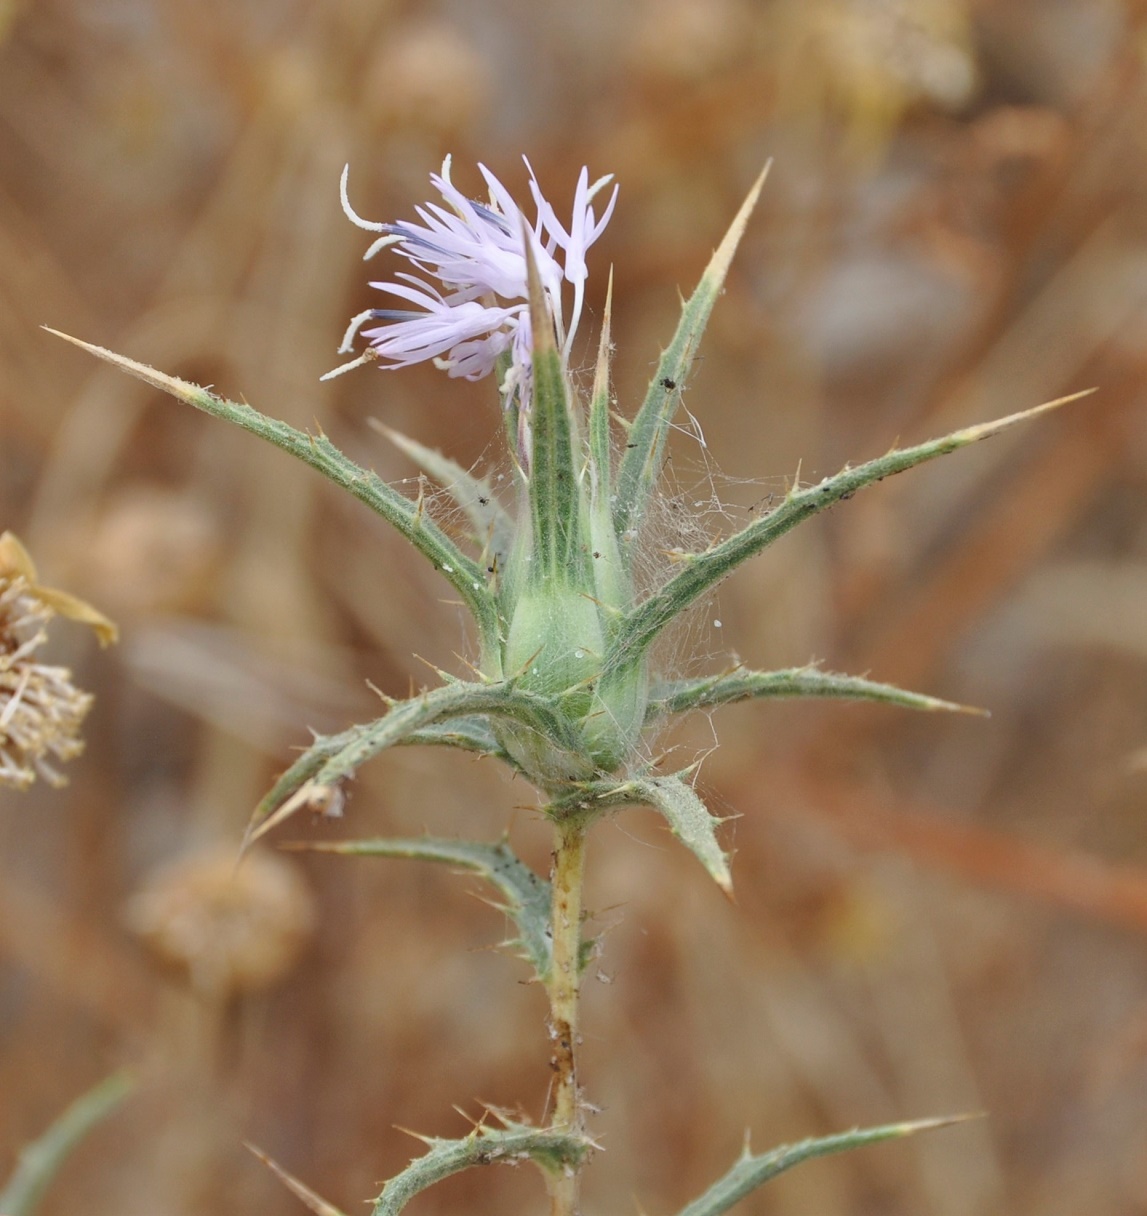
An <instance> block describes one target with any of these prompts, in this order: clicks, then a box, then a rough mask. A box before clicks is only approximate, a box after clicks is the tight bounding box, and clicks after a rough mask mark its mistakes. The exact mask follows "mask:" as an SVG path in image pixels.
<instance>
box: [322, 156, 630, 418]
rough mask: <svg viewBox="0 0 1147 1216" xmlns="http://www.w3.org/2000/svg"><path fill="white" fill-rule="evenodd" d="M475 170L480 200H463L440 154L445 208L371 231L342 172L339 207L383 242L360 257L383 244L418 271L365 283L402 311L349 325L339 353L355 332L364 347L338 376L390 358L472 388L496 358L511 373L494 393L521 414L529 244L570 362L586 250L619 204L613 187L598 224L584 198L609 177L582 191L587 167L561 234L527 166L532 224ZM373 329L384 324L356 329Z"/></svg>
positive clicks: (437, 180)
mask: <svg viewBox="0 0 1147 1216" xmlns="http://www.w3.org/2000/svg"><path fill="white" fill-rule="evenodd" d="M478 168H479V170H480V172H481V174H482V176H483V178H484V179H485V181H486V186H487V189H488V191H489V202H487V203H481V202H476V201H474V200H473V199H468V198H467V197H466V196H465V195H464V194H462V192H461V191H460V190H458V188H457V187H456V186H455V185H454V184H453V182H452V181H451V180H450V157H447V158H446V160H445V161H443V164H442V172H441V173H440V174H431V177H430V180H431V182H432V183H433V185H434V188H435V189H436V190H437V191H438V193H439V194H440V195H441V196H442V199H443V201H444V203H445V204H446V205H445V206H442V205H439V204H437V203H426V204H424V205H423V206H421V207H417V208H415V212H416V214H417V216H418V222H412V221H406V220H400V221H397V222H396V223H393V224H380V223H373V222H371V221H368V220H364V219H362V218H361V217H360V216H359V215H358V214H357V213H356V212H355V211H354V209H353V208H352V207H351V205H350V201H349V199H348V198H347V190H346V182H347V171H346V170H345V169H344V170H343V177H342V202H343V210H344V211H345V212H346V214H347V216H348V217H349V218H350V219H351V220H352V221H353V222H354V223H355V224H357V225H358V226H359V227H360V228H365V229H367V230H368V231H370V232H377V233H380V234H381V235H380V236H379V239H378V240H376V241H375V242H374V244H373V245H372V246H371V247H370V249H368V250H367V252H366V257H367V258H371V257H373V256H374V255H375V254H376V253H378V252H379V251H380V250H382V249H386V248H391V249H393V250H394V252H395V253H397V254H398V255H400V256H401V257H404V258H406V259H407V260H408V261H409V263H410V264H411V265H412V266H413V267H414V269H415V271H416V272H417V273H414V274H412V273H409V272H407V271H399V272H398V273H396V275H395V277H394V279H393V280H389V281H380V282H374V283H371V286H372V287H376V288H378V289H379V290H380V291H384V292H386V293H387V294H388V295H390V296H392V297H394V299H395V300H397V301H399V302H400V304H399V305H398V306H396V307H390V308H372V309H368V310H367V311H366V312H363V313H360V314H359V315H358V316H357V317H355V318H354V320H353V321H352V322H351V324H350V327H349V328H348V330H347V332H346V336H345V337H344V338H343V343H342V346H341V348H340V349H341V350H342V351H343V352H346V351H349V350H350V349H351V346H352V343H353V341H354V338H355V336H356V335H357V334H358V333H359V331H360V330H361V331H362V333H363V336H364V337H366V338H367V339H368V340H369V341H370V344H371V351H370V352H369V353H368V355H367V356H364V357H363V359H361V360H355V361H354V362H353V363H350V364H346V365H344V367H342V368H339V369H337V372H341V371H344V370H347V369H349V368H350V367H353V366H357V365H358V363H359V362H363V361H365V360H366V359H368V358H369V359H374V358H382V359H385V360H387V361H388V362H387V363H385V364H384V365H383V366H385V367H390V368H394V367H406V366H409V365H410V364H412V363H421V362H423V361H424V360H427V359H432V360H434V362H435V364H436V366H438V367H440V368H442V369H443V370H445V371H446V372H448V373H449V374H450V375H451V376H457V377H463V378H465V379H467V380H479V379H481V378H482V377H484V376H488V375H489V374H490V373H491V372H492V371H493V370H494V368H495V365H496V363H497V360H498V359H499V357H500V356H502V355H504V354H507V353H508V354H509V357H510V370H509V373H508V375H507V376H506V378H505V380H504V381H503V383H502V386H501V388H502V392H503V394H504V396H505V397H506V398H507V400H508V399H509V398H510V396H511V395H512V394H513V393H514V392H515V391H516V392H517V393H518V395H519V401H520V403H521V405H522V407H523V408H528V405H529V392H530V353H531V350H532V345H533V339H532V334H531V331H530V314H529V289H528V286H527V274H526V242H527V241H529V242H530V247H531V253H532V254H533V260H534V263H535V265H536V266H537V269H538V277H539V279H540V281H541V284H542V289H543V292H544V295H545V299H546V304H547V306H548V308H549V313H550V316H551V318H552V320H553V324H554V330H555V333H556V335H557V338H558V341H559V342H560V343H561V346H562V351H563V354H564V355H565V356H567V357H568V355H569V351H570V347H571V345H572V343H573V338H574V334H575V333H576V331H577V325H578V321H579V319H580V317H581V311H582V303H583V299H584V294H585V280H586V276H587V273H588V271H587V268H586V260H585V255H586V250H588V248H589V247H590V245H592V244H593V243H594V241H596V240H597V239H598V237H599V236H601V234H602V232H603V231H604V230H605V226H606V225H607V224H608V223H609V220H610V216H611V215H612V214H613V208H614V204H615V203H616V201H617V187H616V186H614V189H613V192H612V194H611V196H610V199H609V202H608V204H607V205H606V207H605V210H604V212H603V213H602V215H601V216H600V218H599V217H598V216H597V214H596V212H595V211H594V207H593V199H594V197H595V196H596V195H597V194H598V192H599V191H601V190H602V189H603V188H604V187H605V186H607V185H608V184H609V183H610V182H611V181H612V180H613V179H612V175H610V176H606V177H602V178H599V179H598V180H597V181H595V182H594V183H593V184H592V185H591V184H590V182H589V172H588V170H586V169H585V168H583V169H582V171H581V175H580V176H579V178H578V183H577V188H576V191H575V194H574V206H573V215H572V217H571V219H570V224H569V227H568V228H566V227H564V226H563V225H562V224H561V222H560V221H559V220H558V218H557V213H556V212H555V211H554V208H553V207H552V206H551V205H550V204H549V203H548V202H547V201H546V199H545V198H544V196H543V195H542V192H541V189H540V187H539V186H538V182H537V178H536V177H535V176H534V171H533V169H532V168H531V167H530V163H529V161H526V168H527V169H529V172H530V191H531V194H532V196H533V199H534V205H535V210H536V214H535V217H534V220H533V222H532V223H530V222H528V221H527V219H526V217H525V215H524V214H523V213H522V211H521V210H520V208H519V207H518V205H517V204H516V203H515V202H514V200H513V198H512V197H511V196H510V193H509V191H508V190H507V189H506V188H505V186H503V185H502V183H501V182H500V181H499V180H498V179H497V178H496V177H495V176H494V175H493V174H492V173H491V172H490V171H489V169H487V168H486V167H485V165H479V166H478ZM428 280H436V281H437V282H436V283H435V282H433V281H428ZM567 283H568V284H569V285H570V287H571V289H572V297H573V299H572V305H571V308H570V312H569V322H568V324H567V323H566V321H565V312H564V308H563V299H562V293H563V286H564V284H567ZM372 321H381V322H385V324H382V325H377V326H374V327H373V328H370V329H365V328H363V327H364V326H365V325H366V324H367V323H368V322H372ZM329 374H336V373H329Z"/></svg>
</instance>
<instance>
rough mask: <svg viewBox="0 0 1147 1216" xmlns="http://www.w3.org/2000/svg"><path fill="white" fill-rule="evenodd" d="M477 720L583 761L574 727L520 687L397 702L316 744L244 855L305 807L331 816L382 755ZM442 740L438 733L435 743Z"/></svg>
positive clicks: (273, 793) (260, 814) (254, 825)
mask: <svg viewBox="0 0 1147 1216" xmlns="http://www.w3.org/2000/svg"><path fill="white" fill-rule="evenodd" d="M476 714H479V715H483V716H487V717H495V718H503V719H507V720H509V721H513V722H516V723H517V724H519V725H520V726H523V727H525V728H527V729H529V730H532V731H535V732H537V733H538V734H540V735H542V736H544V737H545V738H546V739H547V740H548V741H549V742H550V743H551V744H552V746H553V747H554V748H555V749H556V750H558V751H559V752H563V751H564V752H569V753H570V754H571V755H579V754H580V751H579V743H580V741H579V740H578V739H577V737H576V736H575V735H574V734H573V731H572V728H571V726H570V724H569V723H568V722H567V720H566V719H565V718H564V717H562V716H561V715H560V714H559V713H557V712H556V711H555V710H554V708H553V706H552V705H551V704H550V702H549V701H548V700H547V699H546V698H545V697H541V696H539V695H537V694H535V693H530V692H526V691H524V690H522V689H519V688H516V687H514V685H513V684H512V683H510V682H508V681H501V682H498V683H494V684H480V683H467V682H465V681H461V680H458V681H454V682H452V683H450V684H446V685H444V686H443V687H441V688H435V689H432V690H430V691H429V692H423V693H421V694H420V695H419V696H417V697H412V698H411V699H410V700H407V701H396V702H395V703H394V704H393V705H392V706H391V708H390V710H389V711H388V712H387V713H386V714H384V715H383V716H382V717H381V718H378V719H376V720H375V721H374V722H367V723H364V724H362V725H359V726H352V727H350V728H349V729H348V730H345V731H342V732H341V733H339V734H337V735H328V736H320V737H319V738H317V739H316V740H315V742H314V743H313V744H312V745H311V746H310V747H309V748H308V749H307V750H306V751H305V752H304V753H303V755H301V756H300V757H299V758H298V760H296V761H295V763H294V764H292V765H291V767H290V768H289V769H288V770H287V771H286V772H285V773H284V774H283V775H282V776H281V777H280V778H279V780H278V781H276V782H275V784H274V786H273V787H272V788H271V790H270V791H269V792H268V793H267V795H266V796H265V797H264V798H263V799H262V801H261V802H260V803H259V805H258V806H257V807H256V808H255V810H254V813H253V814H252V816H251V821H250V823H249V824H248V827H247V835H246V839H245V840H244V844H243V847H244V848H247V847H248V846H250V845H251V844H253V843H254V842H255V841H256V840H258V839H259V837H261V836H263V835H265V834H266V833H267V832H269V831H270V830H271V828H273V827H275V826H276V825H278V824H280V823H282V822H283V821H284V820H286V819H287V818H289V817H290V816H291V815H293V814H294V813H295V812H296V811H299V810H302V809H303V808H304V807H307V808H309V809H311V810H315V811H324V810H329V808H330V806H331V805H332V802H334V801H335V800H336V799H337V797H338V794H337V791H338V787H339V783H340V782H342V781H344V780H345V779H346V778H347V777H350V776H351V775H352V774H353V773H354V771H355V770H356V769H357V768H358V767H359V766H360V765H361V764H364V763H365V762H366V761H367V760H370V759H371V758H372V757H374V756H377V755H378V753H379V752H381V751H385V750H386V749H387V748H388V747H397V746H398V745H400V744H404V743H410V742H413V741H415V740H416V739H417V738H418V736H419V734H420V733H424V732H426V731H427V730H431V729H432V728H435V727H437V726H439V724H446V723H448V721H449V720H451V719H457V720H458V722H457V723H456V729H458V730H460V731H461V732H462V733H463V734H465V733H466V724H467V723H471V722H472V719H473V717H474V715H476ZM424 737H425V736H424ZM469 738H470V739H473V736H472V735H469ZM442 739H443V735H442V734H439V735H438V736H437V737H436V739H435V741H436V742H441V741H442Z"/></svg>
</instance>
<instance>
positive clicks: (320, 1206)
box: [243, 1140, 344, 1216]
mask: <svg viewBox="0 0 1147 1216" xmlns="http://www.w3.org/2000/svg"><path fill="white" fill-rule="evenodd" d="M243 1145H244V1147H245V1148H246V1149H247V1150H248V1152H251V1153H254V1155H255V1156H256V1157H258V1158H259V1160H260V1161H261V1162H262V1163H263V1164H264V1165H265V1166H266V1167H267V1168H268V1169H269V1170H270V1171H271V1173H272V1174H274V1175H275V1177H276V1178H278V1180H279V1181H280V1182H281V1183H282V1184H283V1185H284V1186H285V1187H286V1188H287V1190H289V1191H290V1192H291V1193H292V1194H293V1195H295V1196H296V1198H298V1199H300V1200H302V1202H303V1203H305V1204H306V1205H307V1207H309V1208H310V1209H311V1211H312V1212H314V1213H315V1216H344V1213H343V1212H341V1211H339V1209H338V1208H336V1207H335V1206H334V1204H333V1203H328V1202H327V1201H326V1200H325V1199H324V1198H323V1197H322V1196H321V1195H318V1194H316V1193H315V1192H314V1191H312V1190H311V1188H310V1187H309V1186H307V1185H306V1183H303V1182H300V1181H299V1180H298V1179H297V1178H296V1177H295V1176H294V1174H289V1173H288V1172H287V1171H286V1170H285V1169H283V1167H282V1166H281V1165H280V1164H279V1163H278V1162H277V1161H275V1160H273V1159H272V1158H271V1157H268V1156H267V1154H266V1153H265V1152H263V1150H262V1149H259V1148H256V1147H255V1145H253V1144H250V1143H248V1142H247V1141H246V1140H244V1141H243Z"/></svg>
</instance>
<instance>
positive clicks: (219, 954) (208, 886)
mask: <svg viewBox="0 0 1147 1216" xmlns="http://www.w3.org/2000/svg"><path fill="white" fill-rule="evenodd" d="M126 920H127V923H128V927H129V928H131V929H132V930H133V931H134V932H135V933H136V934H137V935H138V936H139V937H140V938H141V939H142V940H143V941H144V942H145V943H146V944H147V945H148V946H149V947H150V949H151V951H152V953H153V954H154V956H155V958H156V960H157V961H159V962H160V963H162V964H164V965H165V966H168V967H172V968H174V969H175V970H177V971H178V972H180V973H181V974H183V975H184V976H186V977H187V978H188V980H189V981H190V983H191V985H192V987H193V988H194V989H195V990H196V991H197V992H199V993H200V994H202V995H214V996H219V997H228V996H232V995H236V994H238V993H242V992H255V991H258V990H260V989H262V988H266V987H269V986H270V985H271V984H274V983H276V982H277V981H278V980H280V979H281V978H282V977H283V976H284V975H286V973H287V972H288V971H289V970H290V969H291V967H292V966H293V965H294V963H295V961H296V959H297V958H298V957H299V954H300V952H301V951H302V949H303V947H304V946H305V945H306V943H307V941H308V939H309V938H310V935H311V930H312V928H313V926H314V901H313V899H312V897H311V893H310V890H309V889H308V888H307V885H306V883H305V882H304V881H303V879H302V876H301V875H300V873H299V871H298V868H297V867H296V866H294V865H292V864H291V863H290V862H289V861H287V860H286V859H285V858H282V857H275V856H272V855H270V854H266V853H259V852H255V853H251V854H249V855H248V856H247V857H246V858H244V860H243V863H242V865H236V861H235V852H234V849H233V848H225V849H219V850H213V851H211V852H207V853H203V854H199V855H196V856H192V857H186V858H182V859H181V860H179V861H175V862H172V863H171V864H169V865H166V866H163V867H161V868H160V869H158V870H157V871H156V872H155V873H154V874H152V875H151V877H150V878H149V879H148V880H147V882H146V883H145V884H144V886H143V887H142V888H141V889H140V890H139V891H138V892H137V893H136V894H135V895H134V896H132V898H131V901H130V902H129V903H128V906H127V909H126Z"/></svg>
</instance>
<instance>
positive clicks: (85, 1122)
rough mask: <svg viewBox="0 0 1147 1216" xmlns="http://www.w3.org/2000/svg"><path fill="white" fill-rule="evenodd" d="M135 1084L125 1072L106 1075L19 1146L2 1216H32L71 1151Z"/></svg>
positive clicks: (0, 1201) (0, 1196)
mask: <svg viewBox="0 0 1147 1216" xmlns="http://www.w3.org/2000/svg"><path fill="white" fill-rule="evenodd" d="M134 1086H135V1082H134V1081H133V1080H132V1078H131V1077H130V1076H129V1075H128V1074H127V1073H124V1072H120V1073H116V1074H115V1075H114V1076H111V1077H108V1078H107V1079H106V1080H104V1081H101V1082H100V1083H99V1084H98V1085H97V1086H95V1087H94V1088H93V1089H89V1090H88V1092H87V1093H86V1094H84V1095H83V1096H82V1097H81V1098H78V1099H77V1100H76V1101H75V1102H73V1103H72V1105H71V1106H69V1107H68V1109H67V1110H66V1111H64V1113H63V1114H62V1115H61V1116H60V1117H59V1118H58V1119H57V1120H56V1121H55V1122H54V1123H53V1124H52V1126H51V1127H49V1128H48V1130H47V1131H46V1132H45V1133H44V1134H43V1135H42V1136H41V1137H40V1138H39V1139H38V1140H35V1141H34V1142H33V1143H32V1144H29V1145H26V1146H25V1147H24V1148H22V1149H21V1150H20V1155H19V1159H18V1161H17V1164H16V1169H15V1171H14V1172H13V1174H12V1177H11V1178H9V1180H8V1184H7V1186H5V1187H4V1189H3V1191H0V1212H3V1213H4V1216H32V1213H33V1212H35V1210H36V1207H37V1206H38V1204H39V1202H40V1200H41V1198H43V1195H44V1192H45V1191H46V1190H47V1188H48V1185H49V1183H51V1181H52V1179H53V1178H54V1177H55V1175H56V1173H57V1171H58V1170H59V1168H60V1166H62V1165H63V1163H64V1161H65V1160H66V1159H67V1157H68V1156H69V1155H70V1154H71V1152H72V1150H73V1149H74V1148H75V1147H76V1145H77V1144H79V1143H80V1141H81V1140H83V1139H84V1138H85V1137H86V1136H87V1135H88V1133H89V1132H90V1131H91V1130H92V1129H93V1128H94V1127H96V1126H97V1125H98V1124H100V1123H102V1122H103V1121H104V1119H106V1118H107V1117H108V1115H110V1114H111V1113H112V1111H114V1110H115V1109H116V1107H117V1106H119V1104H120V1103H121V1102H123V1100H124V1099H125V1098H126V1097H127V1096H128V1094H130V1093H131V1091H132V1089H133V1088H134ZM71 1206H76V1205H74V1204H73V1205H71Z"/></svg>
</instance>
